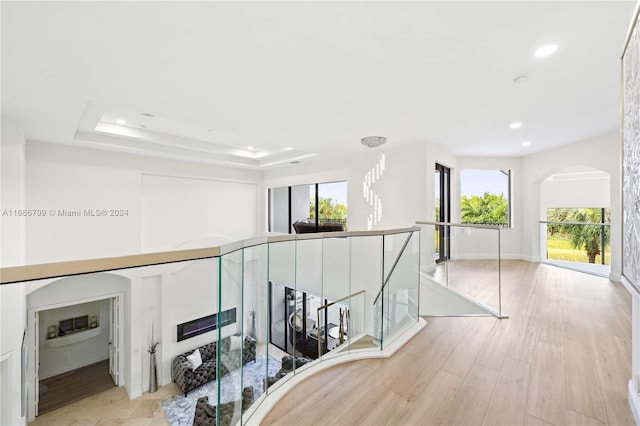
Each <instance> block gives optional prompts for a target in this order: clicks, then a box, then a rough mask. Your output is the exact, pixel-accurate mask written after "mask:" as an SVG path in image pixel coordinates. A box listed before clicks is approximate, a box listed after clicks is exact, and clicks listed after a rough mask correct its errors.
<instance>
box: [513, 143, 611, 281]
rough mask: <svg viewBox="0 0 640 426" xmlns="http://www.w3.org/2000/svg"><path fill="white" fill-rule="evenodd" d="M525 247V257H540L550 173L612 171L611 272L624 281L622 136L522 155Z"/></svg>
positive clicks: (528, 258) (523, 235)
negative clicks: (545, 184) (582, 169)
mask: <svg viewBox="0 0 640 426" xmlns="http://www.w3.org/2000/svg"><path fill="white" fill-rule="evenodd" d="M522 166H523V167H522V170H523V171H522V186H521V188H522V194H523V195H522V200H521V202H522V204H521V209H522V225H523V226H522V247H521V253H522V257H523V259H525V260H532V261H540V255H539V253H540V238H539V234H540V228H539V221H540V220H543V219H545V217H542V208H541V185H542V183H543V182H544V180H545V179H546V178H547V177H549V176H550V175H552V174H554V173H556V172H559V171H562V170H565V169H568V168H571V167H575V166H586V167H590V168H593V169H597V170H602V171H604V172H606V173H608V174H609V178H610V181H609V185H610V205H611V274H610V278H611V279H612V280H614V281H617V282H620V278H621V277H620V274H621V265H622V264H621V256H622V249H621V244H622V240H621V232H622V229H621V220H622V219H621V211H620V196H621V185H620V182H621V181H620V179H621V177H620V136H619V134H618V133H610V134H607V135H603V136H600V137H597V138H593V139H589V140H585V141H580V142H576V143H573V144H570V145H566V146H563V147H560V148H556V149H553V150H549V151H545V152H541V153H537V154H532V155H529V156H526V157H524V158H523V159H522Z"/></svg>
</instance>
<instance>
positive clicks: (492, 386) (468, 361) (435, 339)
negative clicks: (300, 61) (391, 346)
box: [31, 261, 634, 426]
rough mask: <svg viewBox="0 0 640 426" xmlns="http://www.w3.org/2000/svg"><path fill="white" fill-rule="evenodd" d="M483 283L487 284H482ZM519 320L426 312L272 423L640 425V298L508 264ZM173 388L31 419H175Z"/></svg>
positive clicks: (305, 389) (330, 375) (285, 406)
mask: <svg viewBox="0 0 640 426" xmlns="http://www.w3.org/2000/svg"><path fill="white" fill-rule="evenodd" d="M474 285H477V282H475V283H474ZM503 297H504V299H503V310H504V313H505V314H507V315H509V316H510V318H509V319H506V320H496V319H494V318H470V317H469V318H427V321H428V325H427V326H426V327H425V328H424V329H423V330H422V331H421V332H420V333H419V334H418V335H417V336H416V337H414V338H413V339H412V340H411V341H410V342H409V343H408V344H407V345H405V346H404V347H403V348H402V349H401V350H400V351H399V352H398V353H396V355H394V356H393V357H392V358H390V359H386V360H363V361H356V362H352V363H349V364H343V365H339V366H336V367H333V368H331V369H329V370H326V371H324V372H321V373H318V374H317V375H315V376H313V377H311V378H309V379H308V380H306V381H305V382H303V383H301V384H299V385H298V386H296V387H295V388H294V389H293V390H292V391H291V392H290V393H289V394H288V395H286V396H285V397H284V398H283V399H282V400H281V401H280V402H279V403H278V404H277V405H276V406H275V407H274V409H273V410H272V411H271V412H270V413H269V415H268V416H267V417H266V418H265V420H264V422H263V424H265V425H271V424H273V425H311V424H318V425H385V424H394V425H483V424H486V425H493V424H500V425H527V426H533V425H536V426H537V425H540V426H542V425H604V424H609V425H633V424H634V420H633V417H632V414H631V410H630V408H629V405H628V402H627V382H628V380H629V378H630V376H631V371H630V366H631V299H630V297H629V295H628V293H627V292H626V290H625V289H624V287H623V286H622V285H621V284H614V283H611V282H610V281H608V280H607V279H604V278H599V277H594V276H591V275H586V274H581V273H578V272H572V271H568V270H564V269H559V268H556V267H552V266H547V265H540V264H536V263H528V262H520V261H506V262H503ZM176 393H178V389H177V386H175V385H174V384H172V385H169V386H165V387H162V388H160V389H159V391H158V392H156V393H154V394H145V395H144V396H143V397H141V398H137V399H135V400H128V399H127V397H126V393H125V392H124V390H122V388H116V389H113V390H110V391H107V392H104V393H103V394H99V395H96V396H94V397H92V398H89V399H88V400H83V401H80V402H77V403H75V404H72V405H70V406H67V407H64V408H62V409H60V410H56V411H54V412H52V413H49V414H46V415H44V416H42V417H39V418H38V419H37V421H36V422H34V423H31V424H32V425H70V424H82V425H93V424H131V425H147V424H154V425H155V424H158V425H166V424H167V422H166V419H165V418H164V414H163V412H162V409H161V408H160V402H161V401H162V400H163V399H166V398H168V397H170V396H172V395H174V394H176Z"/></svg>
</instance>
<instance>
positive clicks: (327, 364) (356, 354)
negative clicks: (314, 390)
mask: <svg viewBox="0 0 640 426" xmlns="http://www.w3.org/2000/svg"><path fill="white" fill-rule="evenodd" d="M426 325H427V322H426V321H425V320H424V319H423V318H419V319H418V322H417V323H416V324H415V325H414V326H413V327H411V328H409V329H407V331H406V332H405V333H404V334H402V335H401V336H399V337H398V338H397V339H396V340H395V341H394V342H393V343H391V344H390V345H389V346H388V347H387V348H385V349H384V350H377V349H376V350H371V349H362V350H356V351H352V352H350V353H349V354H346V355H341V356H336V357H333V358H330V359H324V360H321V361H319V362H317V363H312V364H309V365H305V366H304V367H301V368H300V369H298V370H296V371H295V374H294V375H293V377H291V378H290V379H289V380H287V381H286V382H284V383H282V386H278V387H277V388H276V389H274V390H273V391H270V392H269V394H268V395H265V396H264V397H263V398H261V399H258V401H256V403H255V404H254V405H253V406H252V407H251V408H250V409H249V410H247V412H246V413H245V418H244V419H243V420H244V421H243V424H246V425H259V424H260V423H262V420H264V418H265V417H266V415H267V414H268V413H269V411H271V409H272V408H273V407H274V406H275V405H276V403H277V402H278V401H280V400H281V399H282V397H284V396H285V395H286V394H287V393H288V392H289V391H290V390H292V389H293V388H294V387H295V386H296V385H297V384H298V383H301V382H303V381H304V380H306V379H308V378H309V377H311V376H313V375H314V374H317V373H319V372H321V371H324V370H327V369H329V368H331V367H333V366H336V365H339V364H344V363H346V362H351V361H358V360H363V359H371V358H390V357H391V356H392V355H393V354H395V353H396V352H397V351H398V350H399V349H400V348H402V347H403V346H404V345H405V344H406V343H407V342H408V341H409V340H411V339H412V338H413V337H414V336H415V335H416V334H418V333H419V332H420V330H422V329H423V328H424V327H425V326H426Z"/></svg>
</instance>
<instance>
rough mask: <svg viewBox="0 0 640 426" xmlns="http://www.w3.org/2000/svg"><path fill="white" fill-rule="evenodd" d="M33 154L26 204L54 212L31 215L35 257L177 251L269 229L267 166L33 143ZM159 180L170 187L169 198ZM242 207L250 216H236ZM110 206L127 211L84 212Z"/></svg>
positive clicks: (31, 255) (29, 256)
mask: <svg viewBox="0 0 640 426" xmlns="http://www.w3.org/2000/svg"><path fill="white" fill-rule="evenodd" d="M26 158H27V160H26V205H27V206H28V207H29V208H37V209H44V210H46V211H47V212H50V213H48V214H47V216H46V217H32V218H28V219H27V223H26V247H27V249H26V252H27V253H26V260H27V262H28V263H48V262H57V261H66V260H75V259H87V258H97V257H112V256H122V255H127V254H135V253H140V252H141V250H171V249H174V248H175V247H176V246H178V245H180V244H181V243H183V242H185V241H189V240H192V239H193V238H195V237H203V236H206V235H222V236H223V235H228V236H229V237H230V238H233V239H240V238H245V237H248V236H252V235H254V234H255V233H256V232H261V229H258V225H257V219H256V218H255V217H256V216H257V212H258V209H259V208H261V206H262V205H263V204H262V203H263V201H262V200H261V199H260V195H259V194H258V191H257V185H258V184H259V182H260V173H259V172H253V171H246V170H239V169H230V168H224V167H213V166H207V165H202V164H191V163H185V162H180V161H169V160H162V159H153V158H147V157H142V156H134V155H123V154H118V153H109V152H101V151H95V150H88V149H81V148H75V147H66V146H61V145H53V144H46V143H39V142H31V141H29V142H27V157H26ZM159 184H166V185H167V192H166V193H165V194H164V196H163V194H162V189H161V188H158V185H159ZM237 191H240V193H239V195H237V194H236V192H237ZM185 203H186V204H185ZM236 208H237V209H238V211H239V213H238V214H240V215H242V216H241V217H240V218H239V219H240V220H238V222H235V221H234V222H230V221H229V217H230V215H232V214H233V215H235V216H237V214H236V210H235V209H236ZM102 209H104V210H106V211H107V214H110V213H111V211H112V210H115V211H116V212H114V213H116V214H121V215H119V216H110V215H108V216H106V217H103V216H100V217H92V216H87V215H85V214H84V211H85V210H94V211H97V210H102ZM63 210H65V211H68V212H76V211H79V212H80V216H79V217H78V216H63V215H62V211H63ZM221 218H222V220H221ZM163 225H164V228H163V227H162V226H163ZM178 225H180V226H178ZM194 227H196V228H199V229H200V232H195V231H194ZM159 229H162V231H163V232H162V234H160V233H159ZM169 229H171V232H167V231H168V230H169ZM229 234H230V235H229ZM165 235H166V236H165ZM98 242H99V243H98Z"/></svg>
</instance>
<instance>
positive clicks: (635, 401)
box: [629, 380, 640, 425]
mask: <svg viewBox="0 0 640 426" xmlns="http://www.w3.org/2000/svg"><path fill="white" fill-rule="evenodd" d="M629 405H630V406H631V412H632V413H633V418H634V419H635V420H636V425H640V396H638V391H636V388H635V386H633V381H632V380H629Z"/></svg>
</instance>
